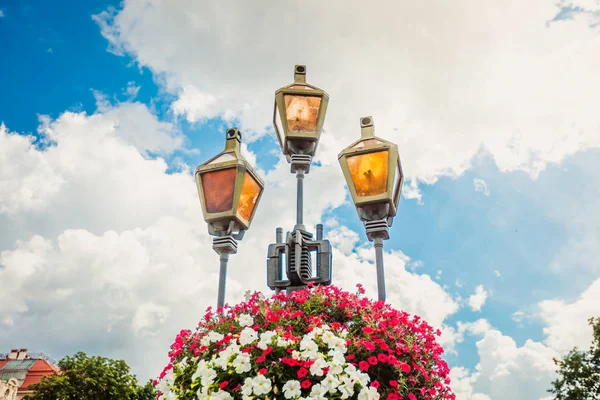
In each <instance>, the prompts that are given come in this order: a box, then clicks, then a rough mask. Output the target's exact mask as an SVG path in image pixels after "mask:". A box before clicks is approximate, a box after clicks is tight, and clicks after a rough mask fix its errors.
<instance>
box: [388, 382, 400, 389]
mask: <svg viewBox="0 0 600 400" xmlns="http://www.w3.org/2000/svg"><path fill="white" fill-rule="evenodd" d="M390 386H391V387H395V388H396V387H398V381H390Z"/></svg>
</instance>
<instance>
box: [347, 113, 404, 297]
mask: <svg viewBox="0 0 600 400" xmlns="http://www.w3.org/2000/svg"><path fill="white" fill-rule="evenodd" d="M360 127H361V138H360V139H359V140H357V141H356V142H354V143H352V144H351V145H350V146H348V147H347V148H346V149H344V150H343V151H342V152H341V153H340V154H339V155H338V160H339V162H340V166H341V167H342V171H343V172H344V178H345V179H346V183H347V184H348V189H349V190H350V194H351V196H352V200H353V201H354V205H355V206H356V210H357V212H358V216H359V218H360V219H361V221H362V222H363V223H364V225H365V228H366V232H367V238H368V239H369V241H371V242H374V245H375V260H376V266H377V290H378V295H379V300H383V301H385V276H384V269H383V241H384V240H387V239H389V237H390V235H389V227H390V226H392V221H393V218H394V216H395V215H396V211H397V209H398V202H399V200H400V192H401V190H402V183H403V180H404V176H403V174H402V166H401V164H400V157H399V155H398V146H396V145H395V144H393V143H391V142H388V141H386V140H383V139H381V138H379V137H377V136H374V128H373V118H372V117H363V118H361V119H360Z"/></svg>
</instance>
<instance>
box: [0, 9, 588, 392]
mask: <svg viewBox="0 0 600 400" xmlns="http://www.w3.org/2000/svg"><path fill="white" fill-rule="evenodd" d="M599 23H600V1H598V0H573V1H570V0H528V1H525V2H523V1H497V0H484V1H482V0H464V1H462V2H459V3H452V4H450V3H449V2H447V1H444V0H424V1H417V2H408V1H404V0H401V1H398V0H394V1H391V0H385V1H383V0H374V1H371V2H364V1H360V0H343V1H341V0H340V1H337V0H330V1H317V0H303V1H295V0H289V1H288V0H286V1H279V2H273V1H266V0H255V1H241V0H220V1H218V2H217V1H204V0H202V1H191V0H176V1H175V0H169V1H167V0H125V1H123V2H121V3H119V2H118V1H104V0H97V1H75V0H62V1H59V2H43V1H31V0H30V1H16V0H0V55H1V56H0V124H1V125H0V352H7V351H9V350H10V349H11V348H13V347H27V348H29V349H30V350H33V351H43V352H44V353H45V354H48V355H49V356H51V357H52V358H54V359H60V358H62V357H63V356H64V355H68V354H73V353H75V352H77V351H85V352H87V353H89V354H98V355H103V356H107V357H112V358H120V359H124V360H126V361H127V362H128V363H129V364H130V365H131V366H132V368H133V370H134V372H135V373H136V374H137V375H138V377H139V378H140V379H142V380H145V379H148V378H150V377H154V376H156V375H157V374H158V373H159V372H160V371H161V370H162V367H163V366H164V365H165V364H166V362H167V352H168V350H169V346H170V344H171V343H172V340H173V338H174V337H175V334H176V333H177V332H178V331H179V330H180V329H182V328H193V327H194V326H195V324H196V323H197V321H198V320H199V319H200V317H201V315H202V314H203V311H204V310H205V308H206V307H207V306H209V305H214V303H215V301H216V283H217V273H218V256H217V255H216V254H215V253H214V252H213V251H212V249H211V238H210V237H209V235H208V233H207V229H206V225H205V223H204V221H203V219H202V212H201V207H200V203H199V201H198V198H197V194H196V188H195V183H194V180H193V175H192V173H193V170H194V168H195V167H196V166H197V165H198V164H200V163H202V162H204V161H205V160H207V159H208V158H210V157H211V156H213V155H215V154H216V153H218V152H220V151H221V150H222V148H223V144H224V135H225V130H226V129H227V128H228V127H232V126H237V127H239V128H240V129H241V130H242V132H243V135H244V152H245V154H246V157H247V159H248V160H250V161H251V162H252V164H253V165H255V166H256V168H257V170H258V171H259V172H260V174H261V175H262V176H263V177H264V179H265V181H266V189H265V193H264V196H263V199H262V201H261V203H260V205H259V209H258V211H257V213H256V216H255V220H254V222H253V225H252V227H251V229H250V231H249V232H248V233H247V235H246V237H245V238H244V240H243V241H242V242H241V243H240V247H239V253H238V255H236V256H233V257H232V259H231V262H230V270H229V271H230V273H229V279H228V283H227V284H228V286H227V300H228V301H230V302H236V301H239V300H241V299H243V294H244V292H245V291H246V290H248V289H251V290H261V291H263V292H268V288H267V287H266V284H265V281H266V273H265V257H266V250H267V246H268V244H269V243H271V242H273V241H274V238H275V228H276V227H278V226H281V227H283V228H284V229H286V230H287V229H290V228H291V227H292V226H293V223H294V218H295V216H294V212H293V211H294V208H293V201H294V200H293V199H294V195H295V181H294V177H293V176H292V175H291V174H290V173H289V166H288V164H287V162H286V161H285V159H283V158H282V156H281V154H280V151H279V147H278V144H277V142H276V139H275V134H274V132H273V128H272V126H271V119H272V107H273V98H274V91H275V90H276V89H278V88H279V87H281V86H284V85H286V84H289V83H291V82H292V80H293V66H294V65H295V64H306V65H307V70H308V75H307V78H308V82H309V83H312V84H314V85H316V86H319V87H321V88H323V89H325V90H326V91H327V92H328V93H329V94H330V105H329V110H328V114H327V117H326V121H325V129H324V133H323V137H322V139H321V144H320V146H319V152H318V154H317V156H316V162H317V165H316V166H314V167H313V168H312V169H311V172H310V174H309V175H308V176H307V179H306V183H305V185H306V186H305V187H306V189H305V190H306V198H307V209H306V212H305V213H306V222H307V226H309V227H314V225H315V224H317V223H319V222H323V223H325V226H326V227H325V235H326V237H327V238H329V240H330V241H331V242H332V244H333V245H334V254H333V260H334V265H333V270H334V281H335V283H336V284H337V285H340V286H342V287H343V288H345V289H348V290H354V288H355V285H356V284H357V283H358V282H362V283H364V284H365V286H366V288H367V294H368V295H369V296H371V297H376V293H377V292H376V286H375V269H374V265H373V261H374V254H373V250H372V248H371V245H370V243H369V242H367V241H366V238H365V235H364V232H363V227H362V225H361V224H360V222H359V221H358V218H357V216H356V212H355V210H354V208H353V206H352V204H351V200H350V198H349V195H348V193H347V190H346V188H345V184H344V181H343V177H342V174H341V171H340V169H339V165H338V163H337V154H338V152H339V151H340V150H342V149H343V148H344V147H346V146H347V145H348V144H350V143H351V142H353V141H354V140H356V139H357V138H358V137H359V135H360V127H359V118H360V117H362V116H366V115H372V116H373V117H374V121H375V129H376V134H377V135H378V136H381V137H382V138H385V139H387V140H390V141H393V142H395V143H397V144H398V147H399V150H400V155H401V159H402V163H403V167H404V170H405V174H406V183H405V186H404V190H403V198H402V200H401V205H400V208H399V213H398V216H397V218H396V219H395V221H394V225H393V227H392V229H391V235H392V237H391V239H390V240H389V241H387V242H386V243H385V248H386V255H385V257H386V258H385V262H386V275H387V283H388V300H389V302H391V303H392V304H393V305H394V306H395V307H397V308H400V309H402V310H406V311H408V312H410V313H415V314H419V315H421V316H422V317H424V318H425V319H427V320H428V321H429V323H430V324H432V325H433V326H435V327H440V328H442V330H443V332H444V333H443V336H442V338H441V340H442V342H443V343H444V346H445V348H446V359H447V360H448V362H449V363H450V365H451V367H452V379H453V380H452V387H453V389H454V391H455V392H456V394H457V396H458V399H459V400H489V399H492V400H500V399H504V398H511V399H515V400H537V399H543V398H544V397H546V396H547V395H548V394H547V393H546V390H547V389H548V388H549V387H550V382H551V381H552V380H553V379H554V376H555V375H554V365H553V363H552V357H557V356H560V355H563V354H564V353H565V352H567V351H568V350H569V349H570V348H572V347H573V346H579V347H587V346H589V344H590V340H591V331H590V329H589V327H588V326H587V318H589V317H591V316H594V315H596V316H598V315H600V306H599V304H600V263H599V261H598V260H599V259H600V230H599V229H598V226H600V208H598V207H597V206H596V205H595V204H597V203H596V202H597V199H598V198H599V197H600V185H599V184H600V112H599V111H598V104H600V74H599V73H598V71H599V70H600V37H599V32H600V31H599V26H600V25H598V24H599Z"/></svg>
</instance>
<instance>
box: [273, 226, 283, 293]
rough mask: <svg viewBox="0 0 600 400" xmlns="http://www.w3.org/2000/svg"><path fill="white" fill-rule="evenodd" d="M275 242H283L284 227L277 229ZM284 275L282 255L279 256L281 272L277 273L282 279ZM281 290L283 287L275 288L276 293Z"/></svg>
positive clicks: (278, 277)
mask: <svg viewBox="0 0 600 400" xmlns="http://www.w3.org/2000/svg"><path fill="white" fill-rule="evenodd" d="M275 243H283V228H277V229H276V230H275ZM282 277H283V268H282V265H281V256H280V257H279V273H278V275H277V279H278V280H281V279H282ZM280 292H281V288H277V289H275V293H276V294H279V293H280Z"/></svg>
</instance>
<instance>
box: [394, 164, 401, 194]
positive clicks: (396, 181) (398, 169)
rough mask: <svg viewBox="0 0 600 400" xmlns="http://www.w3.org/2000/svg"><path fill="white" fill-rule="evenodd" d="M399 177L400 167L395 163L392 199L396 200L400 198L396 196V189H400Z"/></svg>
mask: <svg viewBox="0 0 600 400" xmlns="http://www.w3.org/2000/svg"><path fill="white" fill-rule="evenodd" d="M400 179H401V175H400V167H399V166H398V164H396V180H395V181H394V192H393V193H394V201H396V199H398V201H399V200H400V199H399V197H398V194H399V193H398V191H399V190H402V188H401V187H400Z"/></svg>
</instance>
